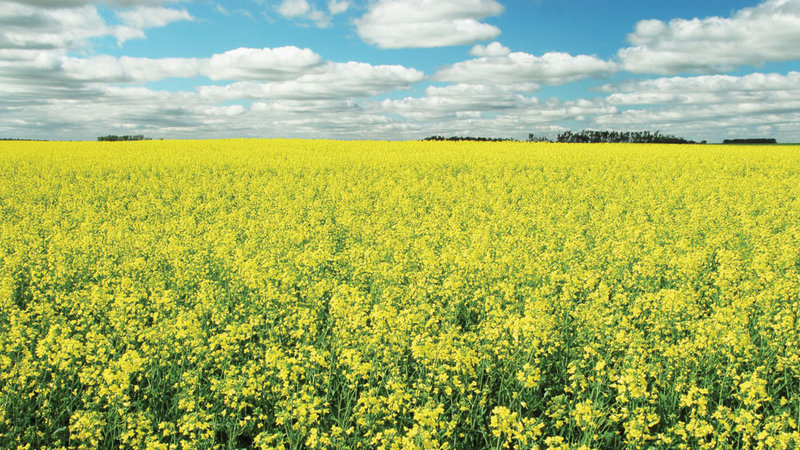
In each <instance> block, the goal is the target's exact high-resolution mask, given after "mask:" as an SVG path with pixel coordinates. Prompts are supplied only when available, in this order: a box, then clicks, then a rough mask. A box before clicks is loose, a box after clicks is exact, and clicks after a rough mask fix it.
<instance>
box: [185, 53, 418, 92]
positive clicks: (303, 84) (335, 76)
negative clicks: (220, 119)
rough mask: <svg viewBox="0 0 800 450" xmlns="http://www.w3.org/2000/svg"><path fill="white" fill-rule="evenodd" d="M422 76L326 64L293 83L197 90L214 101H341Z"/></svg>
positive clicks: (365, 66)
mask: <svg viewBox="0 0 800 450" xmlns="http://www.w3.org/2000/svg"><path fill="white" fill-rule="evenodd" d="M423 77H424V74H423V73H422V72H420V71H418V70H416V69H410V68H407V67H403V66H397V65H382V66H373V65H371V64H367V63H358V62H347V63H333V62H329V63H327V64H325V65H323V66H321V67H319V68H318V70H314V71H312V72H309V73H306V74H304V75H301V76H299V77H297V78H296V79H293V80H287V81H278V82H271V83H257V82H236V83H232V84H229V85H225V86H203V87H200V88H198V92H199V93H200V95H201V96H203V97H205V98H209V99H213V100H215V101H222V100H232V99H251V100H253V99H341V98H358V97H368V96H373V95H378V94H381V93H384V92H387V91H392V90H396V89H404V88H408V87H409V86H410V85H411V84H413V83H416V82H418V81H421V80H422V79H423Z"/></svg>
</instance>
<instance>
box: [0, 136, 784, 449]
mask: <svg viewBox="0 0 800 450" xmlns="http://www.w3.org/2000/svg"><path fill="white" fill-rule="evenodd" d="M798 315H800V148H798V147H791V146H772V147H733V146H729V147H725V146H669V145H665V146H658V145H625V144H607V145H604V144H597V145H581V144H571V145H570V144H531V143H466V142H464V143H452V142H402V143H388V142H336V141H304V140H229V141H150V142H129V143H87V142H74V143H66V142H65V143H44V142H40V143H35V142H2V143H0V447H2V448H15V447H21V448H25V447H28V448H43V447H48V448H118V447H122V448H154V449H167V448H203V449H204V448H291V449H298V448H425V449H429V448H454V449H469V448H496V449H499V448H537V447H538V448H583V449H588V448H597V449H600V448H651V447H652V448H680V447H683V448H717V447H723V448H725V447H727V448H787V449H788V448H797V447H798V446H800V432H799V431H798V422H800V324H798Z"/></svg>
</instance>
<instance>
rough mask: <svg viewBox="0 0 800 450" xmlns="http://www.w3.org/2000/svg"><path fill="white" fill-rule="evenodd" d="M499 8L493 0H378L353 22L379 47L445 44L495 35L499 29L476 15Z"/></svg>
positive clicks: (359, 33) (489, 13)
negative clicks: (481, 20)
mask: <svg viewBox="0 0 800 450" xmlns="http://www.w3.org/2000/svg"><path fill="white" fill-rule="evenodd" d="M502 12H503V6H502V5H501V4H499V3H498V2H496V1H495V0H378V1H377V2H375V3H373V4H372V5H371V6H370V8H369V11H367V13H366V14H364V15H363V16H362V17H361V18H359V19H357V20H356V21H355V24H356V30H357V32H358V35H359V36H360V37H361V38H362V39H363V40H364V41H365V42H368V43H370V44H374V45H377V46H379V47H382V48H411V47H417V48H419V47H445V46H451V45H462V44H470V43H473V42H476V41H485V40H489V39H492V38H495V37H497V36H498V35H499V34H500V29H499V28H497V27H495V26H493V25H489V24H487V23H484V22H480V21H479V19H483V18H486V17H490V16H496V15H498V14H500V13H502Z"/></svg>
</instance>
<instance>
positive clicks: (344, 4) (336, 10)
mask: <svg viewBox="0 0 800 450" xmlns="http://www.w3.org/2000/svg"><path fill="white" fill-rule="evenodd" d="M349 8H350V1H349V0H329V1H328V12H330V13H331V15H336V14H342V13H343V12H345V11H347V10H348V9H349Z"/></svg>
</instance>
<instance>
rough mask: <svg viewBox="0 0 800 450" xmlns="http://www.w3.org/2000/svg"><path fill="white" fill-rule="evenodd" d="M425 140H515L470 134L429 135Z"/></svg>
mask: <svg viewBox="0 0 800 450" xmlns="http://www.w3.org/2000/svg"><path fill="white" fill-rule="evenodd" d="M423 141H474V142H507V141H513V139H511V138H495V137H481V136H478V137H470V136H450V137H444V136H439V135H435V136H428V137H426V138H425V139H423Z"/></svg>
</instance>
